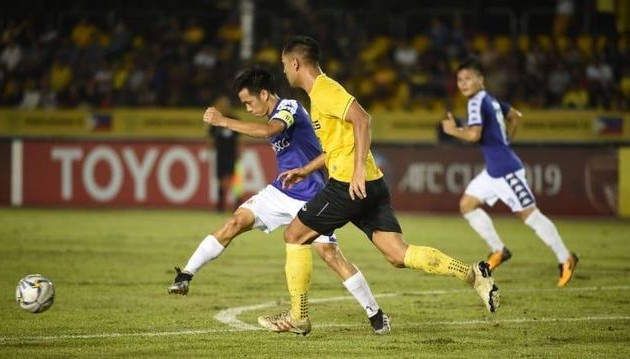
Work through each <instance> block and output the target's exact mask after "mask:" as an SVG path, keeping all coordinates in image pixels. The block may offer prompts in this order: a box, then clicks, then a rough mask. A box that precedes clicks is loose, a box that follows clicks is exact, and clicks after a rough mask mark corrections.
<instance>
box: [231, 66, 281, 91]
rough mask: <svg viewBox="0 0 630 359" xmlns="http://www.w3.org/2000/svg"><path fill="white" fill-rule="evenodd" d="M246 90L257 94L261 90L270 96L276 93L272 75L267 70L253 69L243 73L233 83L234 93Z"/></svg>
mask: <svg viewBox="0 0 630 359" xmlns="http://www.w3.org/2000/svg"><path fill="white" fill-rule="evenodd" d="M243 89H247V90H249V92H251V93H256V94H259V93H260V91H262V90H267V91H269V92H270V93H272V94H275V93H276V87H275V85H274V81H273V75H272V74H271V72H269V71H268V70H265V69H263V68H260V67H254V68H250V69H247V70H245V71H243V72H242V73H241V74H240V75H238V77H237V78H236V80H235V81H234V92H236V93H239V92H241V90H243Z"/></svg>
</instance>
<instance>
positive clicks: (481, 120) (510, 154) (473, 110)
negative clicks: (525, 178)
mask: <svg viewBox="0 0 630 359" xmlns="http://www.w3.org/2000/svg"><path fill="white" fill-rule="evenodd" d="M509 111H510V107H509V106H508V105H506V104H500V103H499V102H498V101H497V100H496V99H495V98H494V97H492V96H491V95H490V94H489V93H487V92H486V91H479V92H478V93H477V94H476V95H475V96H473V97H471V98H470V99H469V100H468V126H481V139H480V140H479V144H480V145H481V152H483V157H484V159H485V161H486V170H487V171H488V174H489V175H490V176H492V177H495V178H497V177H503V176H505V175H506V174H508V173H512V172H515V171H517V170H520V169H522V168H523V163H522V162H521V160H520V159H519V158H518V156H517V155H516V153H514V151H512V149H511V148H510V141H509V139H508V134H507V128H506V124H505V115H507V113H508V112H509Z"/></svg>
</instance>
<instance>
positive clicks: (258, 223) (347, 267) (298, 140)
mask: <svg viewBox="0 0 630 359" xmlns="http://www.w3.org/2000/svg"><path fill="white" fill-rule="evenodd" d="M234 87H235V91H236V92H237V94H238V97H239V99H240V100H241V102H242V103H243V105H245V107H246V109H247V111H248V112H249V113H251V114H253V115H254V116H257V117H263V118H267V122H266V123H255V122H246V121H239V120H236V119H232V118H228V117H225V116H224V115H223V114H222V113H221V112H219V110H217V109H216V108H214V107H210V108H208V109H207V110H206V112H205V114H204V116H203V120H204V121H205V122H206V123H208V124H210V125H212V126H218V127H227V128H229V129H231V130H233V131H236V132H239V133H242V134H245V135H248V136H252V137H260V138H267V139H268V140H269V142H270V143H271V147H272V149H273V151H274V152H275V154H276V159H277V162H278V173H282V172H284V171H286V170H289V169H293V168H296V167H301V166H304V165H306V164H307V163H309V162H310V161H311V160H312V159H314V158H316V157H318V156H319V155H320V154H321V147H320V144H319V141H318V140H317V137H316V136H315V132H314V131H313V126H312V125H311V119H310V118H309V116H308V113H307V112H306V110H305V109H304V107H302V105H301V104H300V103H299V102H297V101H296V100H289V99H281V98H279V97H278V96H277V95H276V93H275V86H274V82H273V76H272V75H271V73H270V72H268V71H266V70H263V69H258V68H255V69H250V70H246V71H244V72H243V73H242V74H241V75H239V76H238V77H237V79H236V82H235V86H234ZM324 181H325V177H324V173H323V172H322V171H318V172H317V173H314V174H313V175H312V176H310V177H309V179H308V180H305V181H302V182H300V183H299V184H296V185H295V186H293V187H291V188H283V187H282V182H281V181H280V180H279V179H276V180H275V181H273V182H272V183H271V184H269V185H267V187H265V188H263V189H262V190H261V191H260V192H258V194H256V195H254V196H253V197H251V198H249V199H248V200H247V201H245V203H243V204H242V205H241V206H240V207H239V208H238V209H237V210H236V211H235V212H234V214H233V215H232V217H231V218H230V219H228V221H227V222H226V223H225V224H224V225H223V227H222V228H221V229H219V230H217V231H215V232H214V233H212V234H210V235H208V236H207V237H206V238H205V239H204V240H203V241H202V242H201V243H200V244H199V246H198V248H197V250H196V251H195V252H194V253H193V254H192V256H191V257H190V259H189V260H188V263H187V264H186V266H185V267H184V270H183V271H181V270H180V269H179V268H175V269H176V271H177V276H176V277H175V280H174V281H173V283H172V284H171V285H170V286H169V287H168V292H169V293H171V294H182V295H186V294H187V293H188V289H189V285H190V284H189V283H190V281H191V280H192V277H193V275H195V273H197V271H198V270H199V269H201V267H203V266H204V265H205V264H206V263H208V262H210V261H211V260H213V259H215V258H217V257H218V256H219V255H221V253H223V250H224V249H225V248H226V247H227V246H228V245H229V244H230V242H231V241H232V240H233V239H234V238H236V237H237V236H238V235H240V234H241V233H244V232H247V231H250V230H252V229H254V228H256V229H259V230H261V231H263V232H265V233H269V232H271V231H273V230H275V229H276V228H278V227H280V226H283V225H287V224H289V223H290V222H291V220H292V219H293V218H294V217H295V216H296V214H297V212H298V211H299V210H300V208H302V207H303V206H304V204H305V203H306V201H308V200H309V199H310V198H311V197H313V196H314V195H315V194H316V193H317V192H318V191H319V190H320V189H322V188H323V187H324ZM314 247H315V249H316V251H317V253H318V254H319V256H320V257H321V258H322V259H323V260H324V261H325V262H326V264H327V265H328V266H329V267H330V268H331V269H332V270H333V271H335V273H337V275H338V276H339V277H340V278H341V279H342V280H343V285H344V286H345V287H346V289H347V290H348V291H349V292H350V294H352V295H353V296H354V298H355V299H356V300H357V302H359V304H360V305H361V306H362V307H363V309H364V310H365V311H366V314H367V316H368V318H369V320H370V324H371V326H372V328H373V329H374V332H375V333H376V334H379V335H380V334H387V333H389V332H390V323H389V318H388V317H387V315H385V314H384V313H383V311H382V310H381V309H380V307H379V305H378V303H377V302H376V299H375V298H374V296H373V295H372V291H371V290H370V287H369V286H368V284H367V282H366V280H365V278H364V277H363V274H361V272H360V271H359V270H358V268H357V267H356V266H355V265H354V264H352V263H350V262H349V261H348V260H347V259H346V258H345V257H344V255H343V253H342V252H341V249H340V248H339V246H338V245H337V239H336V238H335V236H334V235H333V234H331V235H328V236H319V237H318V238H317V239H316V240H315V246H314Z"/></svg>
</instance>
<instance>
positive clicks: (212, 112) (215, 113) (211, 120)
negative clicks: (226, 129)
mask: <svg viewBox="0 0 630 359" xmlns="http://www.w3.org/2000/svg"><path fill="white" fill-rule="evenodd" d="M222 118H223V114H222V113H221V111H219V110H217V109H216V108H215V107H208V108H207V109H206V112H205V113H204V114H203V122H205V123H207V124H209V125H213V126H219V125H220V122H221V119H222Z"/></svg>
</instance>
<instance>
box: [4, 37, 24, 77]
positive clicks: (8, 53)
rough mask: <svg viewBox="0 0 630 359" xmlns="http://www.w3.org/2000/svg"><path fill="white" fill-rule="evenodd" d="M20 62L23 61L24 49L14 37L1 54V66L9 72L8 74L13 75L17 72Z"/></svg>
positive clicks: (10, 38)
mask: <svg viewBox="0 0 630 359" xmlns="http://www.w3.org/2000/svg"><path fill="white" fill-rule="evenodd" d="M20 61H22V47H21V46H20V44H19V43H18V42H17V41H16V40H15V38H14V37H12V36H9V37H8V39H7V44H6V46H5V47H4V49H3V50H2V54H0V65H1V66H3V67H4V68H5V69H6V70H7V73H9V74H11V73H12V72H14V71H16V69H17V67H18V65H19V64H20Z"/></svg>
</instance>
